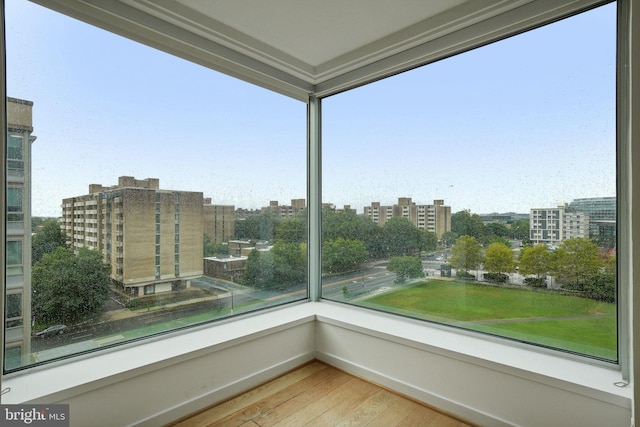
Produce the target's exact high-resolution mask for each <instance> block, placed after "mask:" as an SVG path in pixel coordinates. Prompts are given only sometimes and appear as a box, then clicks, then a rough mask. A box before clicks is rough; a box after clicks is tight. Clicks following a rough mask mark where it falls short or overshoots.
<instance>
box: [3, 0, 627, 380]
mask: <svg viewBox="0 0 640 427" xmlns="http://www.w3.org/2000/svg"><path fill="white" fill-rule="evenodd" d="M604 3H607V2H602V4H604ZM0 6H1V10H0V18H1V19H0V21H1V22H2V25H3V26H4V24H3V23H4V2H3V3H2V4H0ZM630 8H631V5H630V1H628V0H618V11H619V12H618V16H619V28H618V46H617V48H618V82H619V88H618V91H619V93H630V90H629V87H630V76H629V74H630V71H629V67H628V65H629V62H630V59H629V56H630V49H629V40H628V39H629V33H630V27H629V23H628V21H629V19H630ZM582 11H583V10H575V11H574V12H573V13H579V12H582ZM563 17H564V16H563ZM511 31H512V33H516V32H518V31H524V29H515V30H511ZM510 35H511V34H510ZM475 43H476V44H474V46H473V47H472V48H475V47H478V46H480V45H482V44H484V43H486V41H484V42H483V41H479V42H478V41H476V42H475ZM4 48H5V36H4V31H0V54H1V55H0V56H2V57H3V58H4ZM468 49H470V47H464V48H461V49H460V50H458V51H456V53H460V52H462V51H464V50H468ZM420 65H424V64H420ZM414 66H415V65H413V64H411V65H408V66H407V68H406V69H410V68H413V67H414ZM1 67H2V68H1V71H2V72H3V73H2V74H3V75H6V74H5V73H4V70H5V63H4V60H3V61H2V65H1ZM377 78H381V76H378V77H377ZM377 78H376V79H377ZM370 81H371V80H369V82H370ZM359 84H363V83H358V85H359ZM353 87H355V85H352V86H350V87H346V86H345V87H343V88H341V91H342V90H349V89H352V88H353ZM334 93H336V92H332V93H330V94H327V93H324V94H322V95H321V96H320V95H313V94H312V95H310V96H309V98H308V103H307V105H308V110H307V111H308V117H307V129H308V156H307V176H308V192H307V200H308V201H309V206H308V209H307V215H308V220H309V222H308V223H309V240H308V242H309V243H308V248H309V249H308V252H307V256H308V261H309V269H308V282H307V283H308V286H309V300H310V301H312V302H316V301H320V300H321V297H320V289H321V279H320V278H321V274H320V266H321V258H320V254H321V233H320V224H321V206H322V197H321V193H322V192H321V189H322V187H321V181H322V177H321V167H320V166H321V145H322V144H321V121H322V119H321V109H322V107H321V104H322V102H321V101H322V98H324V97H326V96H330V95H331V94H334ZM0 96H2V97H4V98H6V96H7V94H6V84H5V85H1V86H0ZM622 98H624V97H621V96H619V97H618V101H617V103H618V105H619V107H620V108H619V109H618V113H617V118H618V159H619V164H618V174H619V179H618V195H617V196H618V199H619V201H618V204H619V209H618V230H619V232H618V236H619V237H618V244H619V246H620V247H624V248H631V243H632V236H631V235H629V236H625V234H631V233H626V232H627V231H629V230H630V229H631V228H630V225H631V222H630V218H631V217H632V214H633V209H632V206H631V204H630V202H629V201H630V197H631V180H630V177H631V171H632V168H631V166H632V156H631V155H630V153H631V151H632V150H631V143H630V137H631V132H630V127H631V111H630V105H631V103H632V100H631V99H622ZM629 98H631V97H629ZM3 112H4V109H3ZM0 119H1V120H2V125H3V127H4V128H5V129H6V112H5V114H2V117H1V118H0ZM1 138H2V148H1V149H2V157H3V159H6V154H7V153H6V146H7V141H6V132H3V135H2V137H1ZM0 171H1V172H2V176H3V186H2V187H3V188H2V190H0V192H2V196H3V197H1V198H0V204H1V205H0V208H1V209H2V212H6V194H5V188H6V162H4V161H3V162H2V166H0ZM636 215H637V214H636ZM0 232H1V235H2V237H3V239H5V238H6V223H5V221H2V224H1V225H0ZM625 252H627V251H624V252H623V254H622V256H621V257H620V259H619V260H618V298H619V305H618V307H619V308H618V325H619V330H620V331H621V333H620V334H619V340H618V349H619V358H618V360H619V365H620V367H621V369H622V372H623V375H624V377H625V378H628V377H629V367H630V366H629V365H630V358H629V350H630V345H629V339H630V334H631V333H632V331H631V326H630V325H631V322H630V320H631V302H632V301H631V300H630V298H629V294H630V288H631V286H630V285H629V284H630V283H631V277H632V272H633V263H632V260H631V258H630V254H628V253H625ZM2 258H3V259H2V260H1V261H0V268H2V269H3V271H5V269H6V266H5V260H4V257H2ZM4 284H5V283H4V281H3V286H2V289H0V295H2V296H3V297H4V294H5V288H4ZM1 310H2V311H1V312H0V314H2V318H3V319H4V317H5V316H4V307H2V308H1ZM177 333H180V332H177ZM3 335H4V329H3V331H2V333H1V335H0V337H1V336H3ZM2 341H3V342H4V340H2ZM3 350H4V346H3ZM531 351H532V352H535V351H536V349H535V348H531ZM3 357H4V353H3V352H0V366H2V360H3ZM80 357H82V356H80ZM567 357H570V358H571V355H567Z"/></svg>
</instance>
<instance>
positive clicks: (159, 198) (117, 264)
mask: <svg viewBox="0 0 640 427" xmlns="http://www.w3.org/2000/svg"><path fill="white" fill-rule="evenodd" d="M3 5H4V7H5V13H6V20H5V22H6V57H7V58H6V63H7V73H6V81H7V93H8V94H9V96H11V97H20V99H19V100H17V98H15V100H17V101H16V102H21V103H22V104H21V105H25V106H26V107H24V108H23V109H22V110H21V111H22V112H23V113H24V114H27V113H30V114H31V117H29V123H28V125H27V123H22V124H21V123H12V122H11V120H15V119H16V118H11V117H10V118H9V120H8V122H9V129H5V130H4V132H6V133H7V134H8V135H9V138H8V150H7V151H8V156H9V157H8V158H7V159H4V160H5V161H8V162H14V161H15V162H18V161H19V162H22V163H21V165H22V166H23V169H24V171H25V173H29V172H30V173H31V176H25V177H24V180H23V181H16V182H14V181H6V184H5V185H6V188H7V211H8V215H7V217H6V218H7V221H8V222H12V226H11V227H7V229H9V228H11V230H13V231H15V232H16V234H19V235H21V236H24V235H27V234H28V235H31V232H32V230H27V229H24V226H25V225H26V226H28V224H29V223H30V221H29V219H31V220H32V221H31V222H33V224H36V223H39V222H40V220H42V219H46V220H53V221H56V220H57V218H59V217H63V218H64V219H65V220H64V221H63V222H61V223H60V231H61V232H62V235H58V237H59V239H55V238H53V237H52V236H53V235H54V234H55V233H52V234H51V235H47V239H51V240H52V241H51V242H49V243H51V246H48V248H50V249H51V250H50V251H49V249H47V254H45V255H44V256H43V258H42V259H41V260H40V261H39V262H38V263H37V264H35V265H34V266H33V274H31V273H28V272H27V270H26V269H25V273H24V274H25V277H24V280H23V281H21V282H20V283H18V282H17V279H16V280H13V282H11V286H15V287H17V288H21V291H22V295H27V294H28V293H32V292H33V295H34V298H33V299H32V306H31V307H24V310H23V312H22V314H21V316H22V318H23V319H24V322H23V327H24V328H25V333H23V334H20V337H18V338H17V340H16V342H14V343H7V345H5V356H6V359H5V360H6V361H7V363H6V364H5V366H4V369H5V372H6V371H8V370H13V369H16V368H25V367H28V366H29V364H31V363H34V362H33V361H37V362H35V363H38V364H39V363H47V362H48V361H51V360H55V359H57V358H60V357H66V356H69V355H73V354H74V353H75V352H76V351H77V349H78V348H82V349H83V350H82V351H85V350H86V349H89V351H96V350H100V349H101V348H104V347H107V346H113V345H118V344H120V343H124V342H128V341H130V340H131V339H138V338H139V337H140V336H147V335H154V334H157V333H165V332H168V331H171V330H174V329H175V328H182V327H184V325H195V324H202V323H205V322H215V321H217V320H218V319H222V318H227V317H230V316H236V315H241V314H244V313H247V312H251V311H256V310H261V309H265V308H268V307H271V306H276V305H281V304H285V303H289V302H292V301H298V300H302V299H306V298H307V295H308V291H307V273H306V270H307V266H306V260H307V255H306V247H307V246H306V244H307V232H306V228H307V222H306V216H305V215H304V214H300V215H297V216H295V217H289V218H287V221H286V223H285V221H284V220H282V219H280V218H279V215H278V213H277V211H275V210H271V209H269V206H270V204H269V203H270V201H271V200H280V201H281V202H280V203H281V204H288V203H289V201H290V200H297V199H299V198H301V197H305V195H306V191H307V186H306V181H307V180H306V125H305V124H306V105H305V103H303V102H300V101H297V100H293V99H290V98H288V97H285V96H282V95H279V94H275V93H273V92H271V91H268V90H266V89H262V88H259V87H256V86H254V85H251V84H248V83H244V82H241V81H238V80H236V79H234V78H231V77H227V76H224V75H221V74H219V73H216V72H214V71H212V70H210V69H206V68H203V67H201V66H200V65H196V64H193V63H189V62H187V61H184V60H182V59H178V58H177V57H174V56H171V55H168V54H165V53H161V52H159V51H157V50H155V49H151V48H149V47H146V46H143V45H140V44H137V43H135V42H132V41H130V40H127V39H124V38H121V37H118V36H116V35H114V34H111V33H108V32H105V31H103V30H101V29H98V28H96V27H92V26H89V25H86V24H83V23H81V22H78V21H76V20H73V19H70V18H67V17H64V16H62V15H59V14H57V13H54V12H52V11H50V10H48V9H46V8H42V7H40V6H37V5H35V4H33V3H32V2H28V1H18V0H11V1H7V2H4V3H3ZM25 22H28V23H29V25H24V23H25ZM34 58H38V61H42V63H47V64H48V65H47V68H46V72H44V71H43V69H42V68H41V67H33V59H34ZM123 63H126V64H128V66H127V67H125V68H126V69H125V68H123V67H122V66H121V64H123ZM176 76H180V78H178V79H176ZM11 102H13V101H11ZM17 116H18V115H17ZM69 117H74V120H73V124H72V123H71V122H69ZM19 118H20V117H17V119H19ZM31 119H32V120H31ZM31 122H32V123H31ZM31 124H32V128H33V130H32V131H31V130H29V131H28V132H26V131H25V133H19V134H18V133H16V132H14V131H13V129H30V128H31ZM12 125H17V126H12ZM21 132H22V131H21ZM14 134H15V138H14ZM35 135H37V137H38V142H37V143H34V144H33V145H32V146H31V150H27V149H26V148H25V149H23V147H24V146H23V145H19V143H20V144H21V143H23V142H24V143H26V141H32V140H34V138H35ZM9 164H10V165H14V166H15V167H17V166H18V164H17V163H15V164H13V163H9ZM115 171H118V172H115ZM120 171H122V172H120ZM25 182H28V183H29V184H30V185H29V186H26V185H24V183H25ZM205 198H206V199H210V201H211V204H213V205H216V206H217V205H220V206H229V207H231V209H230V211H229V215H230V216H231V217H233V218H232V219H230V220H229V223H228V224H229V226H230V230H228V231H227V234H226V235H225V236H219V239H218V240H216V244H215V245H210V246H215V247H214V248H212V249H213V251H214V254H215V255H218V254H219V253H218V252H216V251H219V250H220V247H221V246H224V244H226V243H228V241H229V240H232V239H242V240H246V241H247V243H248V244H247V246H246V247H243V249H242V251H243V255H244V257H245V258H246V264H243V265H242V268H239V269H238V271H237V273H236V274H234V275H233V276H229V275H220V277H218V276H216V274H217V273H216V272H213V273H212V274H213V275H212V276H207V275H206V274H205V269H204V268H203V262H204V258H205V254H204V252H205V244H204V234H205V230H204V227H203V224H206V223H213V217H212V218H208V217H206V216H205V213H204V212H203V205H204V200H205ZM61 206H63V208H62V209H64V212H63V211H61ZM88 206H96V209H95V212H94V211H93V210H92V211H91V212H87V211H85V208H86V207H88ZM98 206H99V209H98ZM265 207H266V208H267V209H263V208H265ZM74 208H75V209H76V210H75V211H74ZM94 215H95V216H94ZM29 217H31V218H29ZM205 219H207V220H210V221H209V222H206V221H205ZM293 222H295V227H289V225H290V224H291V223H293ZM94 224H96V226H95V227H94ZM172 225H173V227H172ZM86 229H95V230H96V233H95V234H93V233H92V234H91V238H92V239H95V241H93V240H92V241H91V244H89V243H88V241H87V236H88V235H89V234H88V233H85V230H86ZM290 229H291V230H294V231H295V232H291V233H289V232H288V231H289V230H290ZM33 232H34V233H35V237H34V239H35V238H37V237H42V235H41V236H39V234H38V233H39V232H40V230H38V229H37V228H35V227H34V230H33ZM27 240H28V239H27ZM27 240H25V242H24V246H23V247H20V246H19V244H18V243H17V242H13V241H12V240H11V239H9V240H8V241H5V242H3V245H7V246H6V248H7V257H8V258H9V260H10V262H11V263H12V262H14V261H15V262H16V263H17V261H18V260H20V256H21V254H27V253H31V247H29V245H30V243H29V242H28V241H27ZM66 242H69V243H70V244H68V243H66ZM67 244H68V246H67ZM256 247H259V248H260V251H259V252H258V251H257V250H255V252H254V255H252V256H249V254H250V252H251V251H253V250H254V249H255V248H256ZM54 248H63V249H60V250H58V249H56V250H53V249H54ZM91 248H95V250H92V249H91ZM20 251H22V252H20ZM24 258H25V261H26V259H27V257H26V256H25V257H24ZM102 263H107V266H106V267H104V268H102ZM89 264H90V265H92V266H93V267H94V270H93V273H95V274H93V275H92V277H91V283H85V284H84V286H85V287H84V288H83V287H82V286H78V287H75V288H74V286H75V281H74V280H72V278H75V277H77V276H78V275H76V274H74V273H73V272H74V271H76V270H75V269H78V268H85V267H86V265H89ZM54 265H57V266H58V270H57V271H56V274H55V275H52V274H48V275H46V274H45V276H47V277H53V276H56V278H58V277H60V278H61V279H60V283H58V284H57V285H60V287H59V288H58V289H64V293H66V295H63V292H58V293H55V292H51V291H52V290H53V284H52V283H51V282H48V281H47V280H44V279H43V277H44V276H42V274H43V272H44V271H46V270H47V269H52V268H55V267H53V266H54ZM60 266H64V269H63V268H61V267H60ZM14 267H16V268H17V267H19V265H18V264H11V265H8V268H9V269H11V268H14ZM8 271H12V270H8ZM211 271H213V270H211ZM51 272H52V271H49V273H51ZM80 276H85V275H80ZM65 278H66V279H65ZM56 280H57V279H56ZM86 286H91V287H92V289H91V290H92V292H86ZM11 290H12V291H13V288H12V289H11ZM232 292H235V293H236V295H235V300H234V301H232V296H231V294H232ZM43 295H50V298H66V301H75V300H80V299H84V301H85V303H87V304H84V305H83V307H89V306H91V307H93V309H91V311H92V313H89V312H85V311H84V310H79V309H78V310H72V311H69V312H68V313H62V312H61V311H59V312H58V313H56V312H54V311H52V310H46V307H44V304H42V299H43V298H44V297H43ZM11 298H14V297H11ZM25 301H28V300H27V299H25ZM6 303H7V304H9V303H11V304H13V303H14V301H13V299H12V300H11V301H10V300H9V299H7V302H6ZM177 303H181V304H182V305H180V304H177ZM186 303H190V304H187V305H185V304H186ZM174 305H175V307H180V308H175V309H174V308H172V307H174ZM184 307H189V308H188V309H186V310H185V308H184ZM123 309H124V310H127V311H129V312H130V313H129V314H131V315H132V316H134V317H135V318H136V321H131V322H130V323H127V322H126V321H125V322H123V321H121V320H119V321H117V322H116V319H115V315H113V316H111V314H110V313H114V312H115V311H117V310H123ZM160 311H161V312H162V316H157V314H158V313H159V312H160ZM74 313H76V314H74ZM83 313H84V314H83ZM203 313H204V314H203ZM85 314H86V316H85ZM98 315H100V316H102V319H105V318H106V319H111V323H112V325H113V327H105V328H104V331H105V332H104V337H101V338H105V339H102V340H101V339H94V338H96V337H92V338H87V337H86V336H85V335H86V334H85V335H83V333H82V328H84V326H81V325H82V324H83V322H87V321H89V322H90V321H92V320H91V319H97V318H98V317H100V316H98ZM110 316H111V317H110ZM141 317H142V318H147V321H142V319H141ZM27 319H29V321H27ZM107 322H110V320H107ZM55 324H64V325H66V329H65V333H64V334H63V335H61V336H60V337H56V340H53V339H48V338H46V337H45V338H41V339H40V340H39V341H38V345H37V346H33V347H31V346H30V345H29V342H30V338H29V337H30V336H31V334H32V333H36V332H38V331H40V330H43V329H45V328H47V327H48V326H51V325H55ZM31 325H33V328H31ZM140 325H144V326H140ZM16 336H17V334H16ZM16 352H17V353H18V354H16ZM20 352H24V354H20ZM10 356H16V357H10ZM9 359H11V360H12V361H11V362H10V361H9ZM20 361H21V362H20ZM21 363H22V364H21Z"/></svg>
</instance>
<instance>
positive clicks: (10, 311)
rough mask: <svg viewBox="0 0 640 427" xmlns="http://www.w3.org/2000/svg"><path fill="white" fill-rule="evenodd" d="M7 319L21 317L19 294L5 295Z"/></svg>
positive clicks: (20, 297) (20, 296)
mask: <svg viewBox="0 0 640 427" xmlns="http://www.w3.org/2000/svg"><path fill="white" fill-rule="evenodd" d="M6 310H7V311H6V314H7V319H13V318H15V317H21V316H22V295H21V294H9V295H7V307H6Z"/></svg>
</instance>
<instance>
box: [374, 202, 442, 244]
mask: <svg viewBox="0 0 640 427" xmlns="http://www.w3.org/2000/svg"><path fill="white" fill-rule="evenodd" d="M364 215H365V216H367V217H369V218H371V220H372V221H373V222H374V223H376V224H378V225H379V226H381V227H382V226H384V224H385V223H386V222H387V221H388V220H389V219H390V218H393V217H403V218H407V219H408V220H409V221H411V223H412V224H413V225H415V226H416V227H417V228H418V229H420V230H426V231H428V232H430V233H434V234H435V235H436V236H437V237H438V238H441V237H442V234H443V233H445V232H446V231H451V206H445V204H444V200H434V201H433V204H431V205H417V204H416V203H415V202H413V201H412V200H411V197H400V198H398V203H397V204H395V205H392V206H382V205H381V204H380V202H372V203H371V205H370V206H365V207H364Z"/></svg>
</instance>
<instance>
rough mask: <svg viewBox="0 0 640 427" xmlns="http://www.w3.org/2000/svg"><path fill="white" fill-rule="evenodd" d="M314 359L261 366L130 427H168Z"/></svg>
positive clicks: (299, 358)
mask: <svg viewBox="0 0 640 427" xmlns="http://www.w3.org/2000/svg"><path fill="white" fill-rule="evenodd" d="M314 359H315V354H314V352H308V353H304V354H300V355H297V356H295V357H292V358H290V359H288V360H285V361H283V362H281V363H278V364H276V365H272V366H268V367H265V368H264V369H261V370H259V371H256V372H253V373H251V374H249V375H246V376H244V377H242V378H238V379H237V380H235V381H233V382H230V383H227V384H224V385H221V386H219V387H217V388H216V389H214V390H210V391H208V392H206V393H203V394H201V395H199V396H196V397H194V398H192V399H189V400H185V401H183V402H180V404H178V405H175V406H173V407H170V408H166V409H165V410H163V411H162V412H159V413H157V414H154V415H152V416H150V417H147V418H145V419H142V420H139V421H137V422H135V423H132V424H130V426H136V427H157V426H160V425H171V424H173V423H174V422H176V421H178V420H180V419H183V418H185V417H189V416H192V415H195V414H197V413H199V412H202V411H204V410H206V409H207V408H209V407H211V406H213V405H216V404H219V403H221V402H223V401H225V400H228V399H230V398H232V397H234V396H236V395H238V394H241V393H244V392H246V391H247V390H250V389H252V388H255V387H257V386H259V385H260V384H263V383H265V382H268V381H271V380H273V379H274V378H277V377H279V376H281V375H283V374H285V373H287V372H289V371H291V370H293V369H295V368H297V367H299V366H301V365H304V364H305V363H308V362H310V361H312V360H314Z"/></svg>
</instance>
